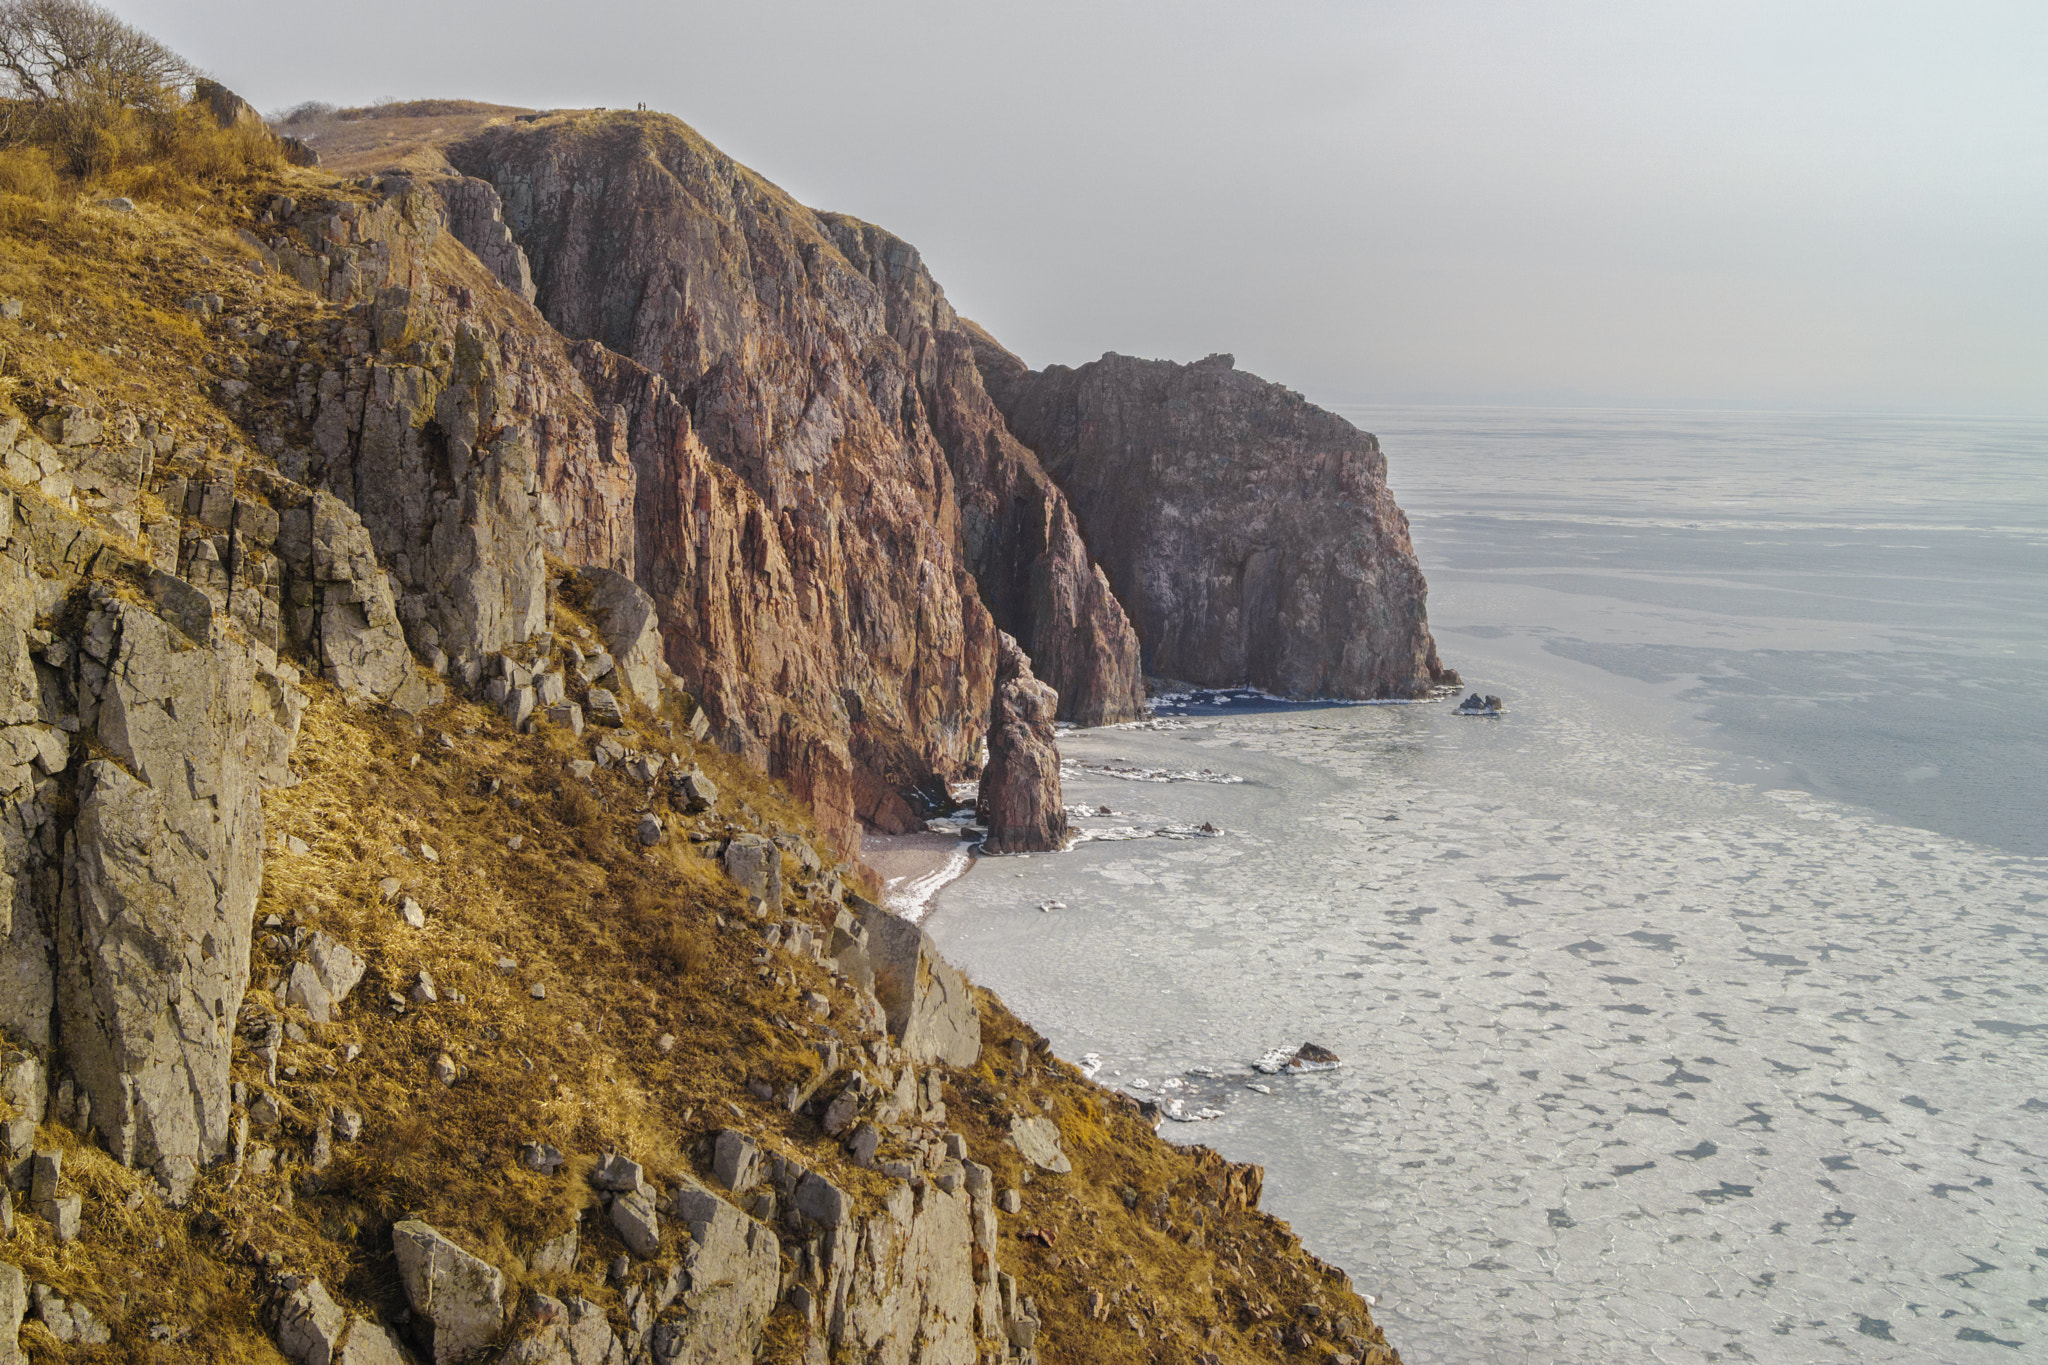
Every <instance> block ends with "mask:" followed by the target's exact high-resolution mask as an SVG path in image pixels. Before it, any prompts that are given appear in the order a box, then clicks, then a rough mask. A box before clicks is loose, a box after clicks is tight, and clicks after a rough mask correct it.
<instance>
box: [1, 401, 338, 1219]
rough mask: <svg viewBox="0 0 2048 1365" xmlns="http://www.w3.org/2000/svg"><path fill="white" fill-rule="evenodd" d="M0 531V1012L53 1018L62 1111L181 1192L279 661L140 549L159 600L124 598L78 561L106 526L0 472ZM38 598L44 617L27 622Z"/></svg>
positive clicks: (45, 1032) (249, 887) (245, 883)
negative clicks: (1, 901) (11, 484)
mask: <svg viewBox="0 0 2048 1365" xmlns="http://www.w3.org/2000/svg"><path fill="white" fill-rule="evenodd" d="M116 439H119V436H118V434H117V435H116ZM138 439H139V437H138ZM33 440H34V438H33V437H25V436H24V437H20V438H19V439H16V440H14V441H13V449H12V451H10V452H8V458H9V459H10V460H21V459H28V458H37V457H38V456H37V452H36V451H35V450H34V449H33V448H32V447H30V446H29V444H28V443H29V442H31V441H33ZM72 457H73V458H75V459H77V460H79V461H80V462H84V461H87V460H89V459H91V456H90V454H81V453H80V452H79V451H78V449H77V448H73V450H72ZM74 500H75V495H74ZM230 510H232V504H230ZM178 543H179V537H178V535H177V534H176V532H175V531H173V533H172V534H171V535H170V537H169V544H170V545H171V546H175V545H177V544H178ZM0 545H4V556H0V645H4V646H5V649H4V653H5V657H6V663H5V664H4V665H0V667H4V668H6V669H7V670H8V674H7V676H6V677H5V679H4V681H5V692H6V695H5V698H4V702H0V710H4V717H0V719H4V721H5V722H6V724H5V728H4V729H0V741H4V743H5V748H4V750H0V792H4V793H5V795H4V806H0V814H4V819H0V893H4V897H5V902H6V904H5V909H6V911H7V932H6V939H5V942H4V945H0V1027H4V1028H5V1029H6V1031H7V1033H8V1034H9V1036H10V1037H12V1038H13V1039H15V1040H17V1041H20V1042H25V1043H27V1044H28V1045H29V1046H31V1047H33V1048H36V1049H39V1050H42V1049H48V1048H50V1047H51V1046H52V1044H53V1043H55V1042H57V1041H59V1040H61V1042H62V1054H61V1059H60V1065H59V1067H58V1068H57V1070H58V1071H59V1074H61V1075H62V1076H63V1077H64V1080H63V1086H64V1089H65V1092H66V1094H73V1092H74V1091H75V1098H73V1099H72V1100H71V1101H70V1103H69V1113H68V1114H66V1115H64V1117H65V1118H66V1119H67V1120H68V1121H70V1122H71V1123H72V1124H73V1125H74V1126H75V1127H77V1128H79V1129H80V1130H97V1131H98V1132H99V1133H100V1134H101V1135H102V1137H103V1138H104V1139H105V1140H106V1142H107V1145H108V1147H109V1149H110V1150H111V1151H112V1152H113V1153H114V1155H115V1156H116V1157H118V1158H119V1159H120V1160H122V1161H123V1162H125V1163H129V1164H133V1165H139V1166H143V1167H145V1168H148V1169H151V1170H153V1171H155V1172H156V1173H157V1174H158V1176H159V1178H160V1179H161V1180H162V1181H163V1183H164V1185H165V1187H166V1188H167V1189H168V1190H169V1191H170V1192H171V1194H172V1195H173V1196H174V1197H180V1198H182V1196H183V1194H184V1192H185V1191H186V1190H187V1189H188V1188H189V1187H190V1184H191V1181H192V1179H193V1177H194V1176H195V1175H196V1173H197V1171H198V1169H199V1167H200V1165H201V1164H203V1163H204V1162H206V1161H207V1160H209V1159H210V1158H212V1157H214V1156H216V1155H218V1154H219V1153H220V1152H221V1151H222V1150H223V1149H224V1148H225V1147H226V1146H227V1142H228V1135H229V1134H228V1116H229V1107H230V1095H229V1086H228V1069H229V1062H230V1058H231V1051H232V1042H233V1039H232V1033H231V1030H232V1028H233V1021H234V1019H235V1016H236V1012H237V1011H238V1010H239V1009H240V1007H241V1002H242V994H243V991H244V990H245V989H246V987H247V985H248V972H249V943H250V933H251V919H252V915H253V912H254V909H255V905H256V898H257V894H258V890H259V887H260V883H261V878H262V853H261V850H262V846H263V814H262V807H261V803H260V798H261V793H262V791H263V789H264V788H265V787H266V786H272V785H276V784H279V783H282V782H284V781H285V780H287V778H288V772H287V768H286V762H287V759H288V758H289V755H290V753H291V749H292V745H293V742H294V741H295V739H296V737H297V733H298V727H299V716H300V712H301V709H302V708H303V707H304V705H305V697H304V695H303V694H302V693H301V692H300V690H299V687H298V683H299V673H298V671H297V670H296V669H295V668H293V667H292V666H291V665H289V664H285V663H281V662H279V661H278V660H277V658H276V654H275V651H274V649H272V648H271V647H270V646H268V645H265V644H263V643H262V642H261V641H257V642H251V641H250V640H249V639H248V637H247V636H246V635H243V634H241V633H240V632H239V631H238V630H237V631H230V630H229V629H228V627H227V621H228V619H229V618H227V617H226V615H225V614H223V616H222V617H220V618H216V617H215V616H214V614H213V611H212V602H211V600H210V599H209V598H207V596H206V595H205V594H204V593H202V592H201V591H200V590H199V589H198V588H196V587H194V586H193V585H191V584H188V583H185V582H184V581H183V580H178V579H172V578H171V576H169V575H165V574H163V573H162V571H161V570H158V571H156V574H155V576H154V577H153V578H152V579H151V580H150V581H151V583H152V584H159V583H161V582H162V580H165V579H170V582H171V584H172V585H173V586H174V587H175V589H176V590H175V591H171V590H169V589H165V590H163V591H162V592H161V596H160V600H161V601H163V602H167V603H169V604H171V610H170V612H169V614H168V615H163V614H158V612H157V611H152V610H150V609H149V608H147V607H144V606H142V605H139V604H137V603H136V602H132V601H129V600H125V599H124V598H123V597H122V596H121V595H120V594H118V593H117V592H116V591H115V590H114V588H113V587H112V586H111V585H110V584H109V583H108V582H105V581H100V580H99V578H98V575H102V574H111V573H114V572H117V571H119V570H120V569H121V564H122V560H121V554H120V552H119V549H118V547H117V546H116V545H115V544H113V543H112V542H110V541H109V540H108V539H107V538H106V537H105V536H104V535H103V534H102V533H101V532H99V531H97V530H95V529H94V528H93V527H91V526H89V525H87V524H85V523H83V522H81V521H80V520H78V519H77V518H75V517H74V516H72V515H71V514H69V513H68V512H66V511H64V510H62V509H60V508H57V507H54V506H52V505H51V504H50V503H49V502H48V501H45V500H44V499H43V498H40V497H37V496H33V495H21V496H17V495H15V494H13V493H11V492H5V491H0ZM273 591H274V590H273ZM161 609H162V608H160V610H161ZM269 615H270V619H271V620H272V621H273V622H274V621H275V620H276V608H275V604H274V602H273V603H272V605H271V608H270V614H269ZM59 616H62V617H65V618H66V619H68V620H69V621H70V622H71V623H72V627H73V628H72V629H71V630H70V631H68V632H67V633H66V634H64V635H53V633H52V632H50V631H47V630H44V629H42V628H41V627H39V626H38V624H37V622H38V620H39V619H42V620H49V619H52V618H55V617H59ZM74 735H75V736H76V737H77V742H74V740H73V738H72V737H73V736H74Z"/></svg>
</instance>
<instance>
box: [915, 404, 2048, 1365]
mask: <svg viewBox="0 0 2048 1365" xmlns="http://www.w3.org/2000/svg"><path fill="white" fill-rule="evenodd" d="M1346 415H1347V416H1351V417H1352V418H1353V420H1355V421H1357V422H1358V423H1359V424H1360V425H1361V426H1364V427H1366V428H1367V429H1369V430H1375V431H1377V432H1379V434H1380V436H1381V439H1382V442H1383V444H1384V445H1385V447H1386V449H1387V451H1388V453H1389V457H1390V461H1391V464H1392V477H1393V482H1394V485H1395V489H1396V492H1397V494H1398V495H1399V496H1400V498H1401V501H1402V503H1403V505H1404V506H1405V507H1406V508H1407V509H1408V511H1409V513H1410V515H1411V517H1412V519H1413V522H1414V528H1415V540H1416V544H1417V548H1418V551H1419V553H1420V555H1421V557H1422V561H1423V566H1424V569H1425V570H1426V571H1427V573H1428V574H1429V578H1430V582H1431V588H1432V591H1431V600H1430V616H1431V620H1432V623H1433V625H1434V627H1435V629H1436V632H1437V638H1438V641H1439V643H1440V645H1441V647H1442V650H1443V653H1444V655H1445V657H1446V659H1447V660H1448V661H1449V662H1450V663H1451V664H1452V665H1453V666H1454V667H1457V668H1459V669H1461V670H1462V671H1463V672H1464V673H1465V676H1466V679H1467V681H1468V683H1469V684H1470V685H1471V686H1473V687H1476V688H1478V689H1479V690H1482V691H1486V692H1493V693H1499V694H1501V695H1502V696H1503V697H1505V698H1506V700H1507V701H1508V703H1509V707H1510V710H1509V713H1508V714H1507V715H1506V716H1504V717H1502V718H1500V719H1498V720H1477V719H1469V718H1463V717H1458V716H1454V715H1453V714H1451V710H1450V706H1451V703H1450V702H1448V701H1444V702H1439V703H1436V704H1433V705H1417V706H1352V707H1270V706H1268V707H1261V706H1257V705H1250V706H1193V707H1188V708H1184V709H1183V710H1181V711H1180V712H1178V713H1174V714H1171V715H1169V716H1167V717H1165V718H1163V719H1162V720H1160V721H1158V722H1155V723H1154V724H1153V725H1151V726H1149V727H1136V728H1119V729H1110V730H1098V731H1091V732H1079V733H1073V734H1069V735H1067V736H1065V737H1064V740H1063V750H1064V754H1065V757H1066V759H1067V760H1068V763H1069V770H1068V774H1067V799H1068V801H1069V802H1070V803H1073V804H1075V805H1077V806H1083V807H1086V808H1088V809H1089V810H1091V811H1093V810H1095V809H1097V808H1099V807H1102V806H1107V807H1109V808H1110V809H1111V811H1112V812H1113V813H1112V814H1111V815H1109V816H1100V815H1090V816H1088V817H1087V818H1085V819H1083V820H1082V821H1081V823H1082V824H1083V825H1084V826H1085V827H1089V828H1092V829H1094V830H1097V831H1103V832H1108V831H1123V832H1127V833H1130V832H1135V833H1144V832H1147V831H1155V830H1169V831H1174V832H1175V834H1174V835H1173V837H1152V838H1141V839H1130V840H1116V839H1105V840H1098V841H1094V842H1089V843H1085V844H1082V845H1080V846H1079V847H1077V848H1075V849H1074V850H1072V851H1070V852H1067V853H1064V854H1059V855H1039V856H1036V857H1030V858H995V859H983V860H981V861H980V862H979V863H978V864H977V866H976V867H975V868H974V869H973V871H972V872H971V873H970V874H969V875H968V876H967V877H965V878H964V879H963V880H961V881H959V882H956V883H954V884H953V885H951V886H949V887H947V888H946V889H945V890H944V891H943V892H941V893H940V894H939V896H938V898H937V900H936V902H935V903H934V907H933V909H932V911H931V914H930V917H929V921H928V922H929V927H930V928H931V931H932V932H933V934H934V935H935V936H936V937H937V938H938V939H939V941H940V942H941V944H942V945H943V946H944V948H945V950H946V951H947V953H948V955H949V956H951V957H952V958H953V959H954V960H955V961H957V962H960V963H961V964H962V965H963V966H965V967H966V968H967V969H968V970H969V972H971V973H972V974H973V975H974V976H975V977H976V979H977V980H979V981H980V982H982V983H983V984H984V985H987V986H990V987H992V988H994V989H995V990H997V991H998V992H999V993H1001V994H1002V995H1003V996H1004V998H1005V999H1006V1000H1007V1001H1008V1002H1009V1003H1010V1004H1011V1005H1012V1006H1013V1007H1014V1008H1016V1009H1018V1010H1019V1011H1020V1012H1021V1013H1022V1014H1023V1015H1024V1016H1025V1017H1027V1018H1029V1019H1030V1020H1032V1021H1033V1022H1034V1023H1035V1024H1037V1025H1038V1026H1039V1027H1040V1028H1042V1029H1043V1030H1044V1031H1045V1032H1046V1033H1047V1034H1048V1035H1049V1036H1050V1037H1051V1039H1052V1041H1053V1043H1054V1045H1055V1047H1056V1048H1057V1050H1058V1051H1059V1052H1060V1054H1061V1055H1062V1056H1065V1057H1068V1058H1070V1059H1073V1060H1077V1061H1079V1060H1082V1059H1083V1058H1085V1057H1089V1055H1090V1054H1093V1055H1094V1056H1093V1058H1092V1059H1091V1060H1099V1062H1100V1067H1101V1069H1100V1071H1099V1073H1098V1076H1097V1079H1099V1080H1101V1081H1102V1082H1104V1083H1105V1084H1109V1085H1114V1086H1119V1087H1123V1088H1126V1089H1129V1090H1130V1091H1131V1092H1132V1093H1134V1094H1139V1095H1146V1096H1150V1097H1154V1098H1160V1099H1163V1100H1167V1101H1169V1102H1170V1103H1172V1104H1173V1105H1174V1106H1175V1107H1176V1108H1177V1109H1178V1110H1179V1112H1182V1113H1184V1114H1188V1115H1195V1114H1200V1113H1203V1112H1215V1113H1218V1114H1220V1116H1219V1117H1215V1118H1211V1119H1208V1120H1206V1121H1198V1122H1190V1123H1185V1124H1181V1123H1172V1122H1169V1123H1167V1124H1166V1125H1165V1130H1166V1133H1167V1136H1169V1137H1172V1138H1175V1139H1176V1140H1186V1141H1201V1142H1205V1143H1208V1144H1210V1145H1212V1146H1214V1147H1217V1148H1218V1149H1220V1150H1221V1151H1223V1152H1224V1153H1225V1154H1227V1155H1229V1156H1231V1157H1233V1158H1235V1159H1239V1160H1256V1161H1259V1162H1261V1163H1263V1164H1264V1165H1265V1166H1266V1168H1267V1184H1266V1189H1267V1196H1266V1201H1265V1206H1266V1207H1267V1208H1269V1209H1270V1210H1272V1211H1273V1212H1275V1213H1277V1214H1279V1215H1280V1216H1282V1217H1285V1218H1286V1219H1288V1220H1289V1221H1290V1222H1291V1223H1292V1224H1293V1225H1294V1226H1295V1228H1296V1229H1297V1230H1298V1231H1299V1232H1300V1233H1301V1234H1302V1236H1303V1238H1304V1239H1305V1240H1306V1242H1307V1243H1308V1245H1309V1246H1310V1247H1311V1248H1313V1249H1314V1250H1316V1251H1317V1252H1318V1253H1319V1254H1321V1255H1323V1256H1324V1257H1325V1258H1327V1259H1329V1260H1331V1261H1334V1262H1335V1263H1337V1264H1339V1265H1341V1266H1343V1267H1344V1268H1345V1269H1346V1270H1347V1271H1349V1272H1350V1273H1351V1275H1352V1277H1353V1279H1354V1280H1355V1282H1356V1283H1357V1285H1358V1287H1359V1288H1360V1289H1361V1290H1362V1291H1364V1292H1367V1293H1371V1294H1374V1295H1376V1296H1377V1298H1378V1300H1379V1306H1378V1308H1377V1309H1376V1310H1375V1311H1376V1315H1377V1316H1378V1318H1379V1320H1380V1322H1381V1324H1382V1325H1383V1326H1384V1327H1385V1329H1386V1331H1387V1334H1388V1336H1389V1338H1390V1339H1391V1340H1392V1341H1393V1342H1394V1344H1395V1345H1396V1346H1398V1347H1399V1348H1400V1350H1401V1352H1402V1354H1403V1356H1404V1358H1405V1359H1407V1360H1408V1361H1410V1362H1411V1365H1449V1363H1450V1362H1460V1363H1462V1365H1494V1363H1496V1362H1498V1363H1500V1365H1508V1363H1509V1362H1545V1363H1546V1365H1547V1363H1549V1362H1630V1363H1631V1365H1633V1363H1634V1362H1641V1361H1672V1362H1690V1361H1715V1360H1728V1361H1734V1360H1753V1361H1764V1362H1803V1361H1871V1362H1950V1361H1954V1362H1979V1361H1985V1362H2000V1365H2004V1363H2005V1362H2014V1361H2020V1360H2039V1359H2048V971H2044V967H2048V721H2044V710H2043V699H2044V698H2048V423H2042V422H1994V421H1961V420H1957V421H1947V420H1936V419H1906V418H1850V417H1841V416H1832V415H1830V416H1803V415H1783V414H1771V415H1742V414H1669V413H1651V414H1644V413H1624V412H1542V411H1508V410H1445V409H1412V410H1385V409H1381V410H1371V411H1360V412H1355V413H1347V414H1346ZM1230 778H1238V779H1242V780H1241V781H1228V780H1223V779H1230ZM1154 779H1164V780H1154ZM1203 821H1210V822H1213V823H1214V824H1215V825H1217V826H1219V827H1220V828H1221V829H1222V831H1223V832H1222V833H1221V834H1220V835H1218V836H1216V837H1184V836H1185V833H1186V830H1187V828H1188V827H1189V826H1197V825H1199V824H1200V823H1202V822H1203ZM1050 902H1058V905H1057V907H1056V908H1053V909H1050V910H1046V909H1041V908H1040V907H1041V906H1043V905H1045V904H1047V903H1050ZM1305 1040H1314V1041H1316V1042H1319V1043H1322V1044H1324V1045H1326V1046H1328V1047H1330V1048H1332V1049H1334V1050H1335V1051H1336V1052H1337V1053H1338V1054H1339V1055H1340V1056H1342V1057H1343V1059H1344V1065H1343V1066H1342V1067H1340V1068H1338V1069H1336V1070H1334V1071H1328V1072H1321V1073H1314V1074H1308V1075H1302V1076H1278V1077H1262V1076H1258V1075H1256V1074H1255V1073H1253V1072H1252V1071H1251V1070H1250V1068H1249V1066H1248V1063H1249V1062H1250V1061H1251V1060H1252V1059H1253V1058H1255V1057H1257V1056H1258V1055H1259V1054H1261V1053H1262V1052H1264V1051H1266V1050H1267V1049H1268V1048H1270V1047H1273V1046H1275V1045H1280V1044H1289V1045H1291V1044H1295V1043H1299V1042H1302V1041H1305ZM1202 1072H1211V1073H1214V1074H1206V1075H1205V1074H1201V1073H1202ZM1254 1084H1257V1085H1263V1086H1265V1087H1267V1089H1268V1091H1269V1092H1270V1093H1263V1092H1261V1091H1258V1090H1254V1089H1251V1088H1249V1087H1250V1086H1251V1085H1254Z"/></svg>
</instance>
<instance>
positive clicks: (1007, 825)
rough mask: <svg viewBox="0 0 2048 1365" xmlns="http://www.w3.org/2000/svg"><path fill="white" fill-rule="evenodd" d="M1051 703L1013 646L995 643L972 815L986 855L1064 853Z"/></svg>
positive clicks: (1050, 692)
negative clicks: (984, 755) (983, 759)
mask: <svg viewBox="0 0 2048 1365" xmlns="http://www.w3.org/2000/svg"><path fill="white" fill-rule="evenodd" d="M1058 701H1059V699H1058V697H1057V696H1056V695H1055V694H1054V693H1053V690H1052V689H1051V688H1050V687H1047V686H1046V685H1045V684H1044V683H1042V682H1040V681H1038V679H1037V678H1035V677H1033V676H1032V674H1031V660H1029V659H1027V658H1025V657H1024V651H1023V650H1022V649H1020V648H1018V646H1017V642H1016V641H1015V640H1013V639H1011V638H1010V637H1009V636H1007V635H1005V636H1003V637H1002V655H1001V657H1000V659H999V660H998V662H997V665H996V694H995V700H994V702H993V703H992V704H991V706H990V709H989V722H988V765H987V766H986V767H984V768H983V769H982V771H981V789H980V792H979V794H978V796H977V798H976V801H975V814H976V816H977V818H978V819H980V821H981V822H982V824H983V825H984V826H986V827H987V829H988V836H987V838H986V839H985V840H984V841H983V844H982V846H983V847H984V848H985V849H986V850H987V851H988V852H990V853H1044V852H1048V851H1050V850H1052V849H1056V848H1064V847H1065V846H1066V840H1067V814H1066V807H1065V805H1063V804H1062V802H1061V797H1060V751H1059V746H1058V745H1057V743H1056V742H1055V741H1054V737H1053V716H1054V714H1055V713H1056V712H1057V710H1058Z"/></svg>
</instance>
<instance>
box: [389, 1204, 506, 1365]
mask: <svg viewBox="0 0 2048 1365" xmlns="http://www.w3.org/2000/svg"><path fill="white" fill-rule="evenodd" d="M391 1249H392V1251H393V1252H394V1253H395V1254H396V1255H397V1258H398V1274H399V1278H400V1279H401V1280H402V1281H403V1282H404V1285H405V1297H406V1299H407V1300H408V1301H409V1302H410V1303H411V1304H412V1311H413V1312H414V1313H416V1314H418V1315H419V1318H420V1320H421V1322H422V1323H424V1325H425V1328H426V1331H425V1340H424V1342H423V1344H424V1345H425V1346H426V1347H427V1349H428V1351H429V1352H430V1353H431V1354H432V1356H433V1360H434V1365H453V1363H454V1362H457V1361H461V1360H463V1359H466V1358H467V1357H468V1356H470V1355H471V1354H473V1353H475V1352H477V1351H480V1350H482V1349H483V1348H484V1347H486V1346H488V1345H490V1344H491V1342H492V1341H493V1340H495V1339H496V1337H497V1335H498V1333H499V1332H500V1331H501V1330H502V1329H503V1328H504V1326H505V1277H504V1275H503V1274H502V1273H500V1272H499V1270H498V1269H497V1267H495V1266H493V1265H491V1264H490V1263H489V1262H487V1261H484V1260H481V1259H479V1258H477V1257H475V1256H472V1255H470V1254H469V1253H468V1252H466V1251H464V1250H463V1249H462V1248H461V1247H459V1246H457V1245H455V1243H453V1242H451V1241H449V1240H448V1239H447V1238H446V1237H443V1236H442V1235H441V1234H440V1233H439V1232H436V1231H435V1230H434V1229H433V1228H431V1227H428V1226H427V1225H426V1224H425V1223H421V1222H416V1221H412V1220H407V1221H405V1222H402V1223H399V1224H397V1225H396V1226H394V1227H393V1228H392V1229H391Z"/></svg>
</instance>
